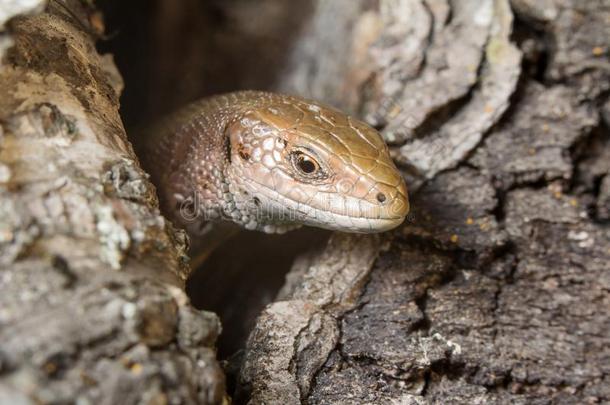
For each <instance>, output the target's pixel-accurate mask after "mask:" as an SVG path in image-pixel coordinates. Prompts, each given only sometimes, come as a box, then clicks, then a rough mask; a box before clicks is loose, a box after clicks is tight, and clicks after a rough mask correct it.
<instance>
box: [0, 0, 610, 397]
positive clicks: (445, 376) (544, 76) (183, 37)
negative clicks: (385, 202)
mask: <svg viewBox="0 0 610 405" xmlns="http://www.w3.org/2000/svg"><path fill="white" fill-rule="evenodd" d="M159 3H160V4H161V5H162V6H163V7H161V8H160V10H161V11H159V14H158V15H156V19H151V21H156V22H157V24H159V25H160V27H157V28H158V30H157V31H156V32H155V35H156V36H155V38H157V40H156V41H155V44H156V45H158V46H156V47H155V50H156V51H157V52H158V54H157V56H158V57H157V58H156V59H155V61H157V59H158V61H160V63H159V64H151V66H153V69H152V70H153V74H152V78H150V77H148V78H147V76H146V75H142V76H139V75H136V78H137V79H138V80H135V81H133V80H132V82H130V83H131V84H132V88H133V86H135V87H142V88H145V89H146V91H147V92H148V93H146V94H145V96H144V97H142V99H140V100H138V99H134V98H129V97H127V99H126V100H127V104H128V106H130V108H128V110H131V111H134V110H137V111H140V110H142V111H143V112H142V113H141V117H140V118H142V117H143V118H142V119H141V121H146V120H148V119H149V118H151V117H152V116H154V115H156V114H159V113H161V112H163V111H164V110H165V109H166V108H167V109H171V108H173V107H175V106H176V105H178V104H181V103H182V102H184V101H188V100H189V99H190V98H192V97H195V96H199V95H202V94H207V93H211V92H218V91H228V90H234V89H238V88H247V87H250V88H261V89H269V88H270V89H275V90H282V91H287V92H295V93H299V94H302V95H304V96H310V97H313V98H317V99H319V100H322V101H326V102H328V103H331V104H334V105H336V106H338V107H340V108H343V109H345V110H347V111H350V112H352V113H353V114H355V115H357V116H359V117H361V118H363V119H365V120H368V121H369V122H370V123H371V124H373V125H375V126H377V127H378V128H380V130H381V132H382V133H383V135H384V137H385V138H386V140H387V141H388V143H389V144H390V145H391V149H392V153H393V156H394V157H395V158H396V161H397V162H398V163H399V164H400V167H401V170H403V171H404V174H405V176H406V177H407V179H408V181H409V185H410V190H411V196H412V203H413V211H412V214H411V215H410V217H409V218H408V221H407V222H406V223H405V224H404V225H403V226H401V227H400V228H399V229H397V230H396V231H394V232H391V233H389V234H384V235H378V236H357V235H341V234H333V235H332V236H331V239H330V240H329V242H328V243H327V244H326V246H324V247H322V248H320V249H318V250H314V251H308V252H306V253H304V254H303V255H302V256H300V257H299V258H298V259H297V260H296V262H295V263H294V265H293V267H292V270H291V272H290V273H289V274H288V276H287V281H286V283H285V285H284V287H283V288H282V289H281V291H280V292H279V294H278V296H277V298H276V300H275V302H273V303H271V304H270V305H269V306H268V307H267V308H266V309H265V310H264V311H263V312H262V314H261V315H260V317H259V319H258V321H257V322H256V325H255V327H254V330H253V331H252V333H251V335H250V338H249V341H248V344H247V346H246V348H245V351H244V354H243V362H242V363H240V364H239V365H238V366H240V368H239V367H238V368H239V371H238V372H237V373H238V374H239V378H238V382H237V390H236V392H235V395H234V398H235V399H236V400H237V401H236V402H238V403H239V402H250V403H252V404H258V403H283V404H291V403H298V402H303V403H311V404H317V403H320V404H327V403H341V404H361V403H375V404H377V403H381V404H385V403H396V404H404V403H414V404H420V403H421V404H423V403H523V404H529V403H579V404H580V403H604V402H608V401H610V391H609V389H608V387H609V386H610V377H609V371H610V370H609V366H608V365H609V364H610V352H609V349H608V348H609V347H610V336H609V335H610V333H609V331H608V327H607V325H608V324H610V319H609V317H610V315H609V311H608V310H607V308H608V307H610V302H609V294H608V292H609V290H610V231H609V228H608V220H609V216H610V214H609V212H610V174H609V172H610V166H609V162H610V140H609V138H610V137H609V134H608V131H609V127H610V101H609V100H608V95H609V89H610V80H609V79H610V62H609V60H608V52H609V48H610V43H609V41H608V38H610V32H609V30H610V25H609V24H608V21H609V20H610V10H609V9H608V6H607V5H606V4H605V2H604V1H601V0H596V1H587V2H582V1H577V0H544V1H534V0H511V1H510V2H509V1H507V0H464V1H462V0H460V1H449V0H392V1H385V0H384V1H369V0H333V1H325V0H317V1H312V2H311V4H310V3H309V2H299V10H298V11H296V12H295V10H294V9H293V8H291V7H294V5H292V2H285V1H282V0H261V1H259V2H256V6H253V4H254V3H252V2H250V1H246V0H231V1H226V2H215V1H208V2H205V3H204V2H196V1H190V2H187V1H185V2H182V3H178V2H173V1H160V2H159ZM32 4H33V3H32ZM84 4H88V3H86V2H77V1H71V2H70V3H69V5H70V9H72V10H74V12H75V13H76V16H78V17H80V18H79V19H80V20H81V23H76V21H75V20H74V16H70V15H68V14H66V13H65V10H62V9H58V8H54V9H52V11H51V12H47V13H43V14H40V15H37V16H30V17H21V18H18V19H15V20H12V21H11V22H10V23H9V24H7V25H6V28H5V29H4V30H3V31H2V33H1V36H0V50H1V52H2V54H3V58H2V61H3V65H2V67H1V70H0V78H1V80H2V84H3V87H2V88H1V89H0V94H1V95H2V97H0V114H1V116H0V122H1V124H2V125H1V127H0V128H1V130H2V132H1V136H0V163H1V164H0V192H1V193H2V198H1V199H0V217H1V218H2V220H1V221H0V226H1V228H0V266H1V273H0V275H1V279H0V280H1V281H0V283H1V285H2V295H0V303H1V308H2V309H1V310H0V342H2V343H0V402H11V403H13V402H16V401H17V400H22V401H25V402H27V401H30V402H31V403H34V402H55V403H57V402H59V403H61V402H68V401H70V400H73V399H82V400H85V401H86V400H89V402H100V401H102V399H103V400H105V401H106V402H108V403H116V402H119V401H123V402H126V403H136V402H155V403H156V402H159V403H164V402H180V401H183V402H199V403H214V402H218V401H220V400H222V396H223V390H224V387H223V377H222V373H221V372H220V369H219V367H218V364H217V362H216V360H215V359H214V349H213V346H214V340H215V339H216V336H217V334H218V332H219V325H218V321H217V318H216V317H215V316H214V315H212V314H210V313H207V312H201V311H197V310H195V309H193V308H192V307H191V306H190V305H189V302H188V298H187V297H186V296H185V295H184V293H183V292H182V289H181V287H182V282H183V281H184V278H185V277H186V275H187V273H188V270H187V268H186V267H185V266H184V262H183V261H182V259H181V255H182V254H183V251H184V245H183V241H181V238H180V233H176V231H175V230H173V229H171V227H170V226H169V225H168V224H167V223H166V222H164V220H163V218H162V217H161V216H160V215H159V213H158V211H157V209H156V198H155V196H154V191H153V188H152V187H151V186H150V184H149V183H148V181H147V179H146V176H145V174H144V173H142V172H141V170H140V169H139V167H138V164H137V161H136V160H135V158H134V156H133V154H132V152H131V149H130V147H129V146H128V144H127V143H126V140H125V134H124V130H123V127H122V124H121V120H120V118H119V116H118V112H117V109H118V101H117V98H118V94H119V93H120V91H121V83H120V79H119V77H120V76H118V74H117V73H116V71H115V70H114V66H113V63H112V61H111V60H110V59H109V58H108V57H100V56H99V55H97V53H96V52H95V50H94V48H93V42H92V39H91V38H90V34H89V33H86V32H85V30H84V29H83V28H84V27H89V29H87V30H91V29H93V30H95V29H94V28H92V26H93V27H94V26H95V25H94V23H95V21H96V20H95V15H94V14H92V13H91V12H92V10H90V9H87V8H84V9H83V7H85V6H84ZM180 4H182V5H180ZM34 5H35V4H34ZM181 7H182V8H181ZM136 8H137V7H136ZM202 9H203V11H201V10H202ZM146 10H147V9H146V8H145V7H141V10H139V9H137V10H136V11H137V13H138V14H137V15H136V16H137V17H138V18H144V17H142V16H141V15H140V14H139V13H140V12H141V13H146V12H147V11H146ZM210 10H212V11H210ZM23 11H24V12H26V11H27V12H28V13H30V12H34V11H40V10H29V9H28V10H23ZM254 14H255V15H256V17H257V18H252V16H253V15H254ZM143 15H145V16H148V14H143ZM1 16H2V14H0V17H1ZM167 16H170V17H171V18H170V17H167ZM217 16H221V17H222V18H220V20H222V21H224V23H223V22H221V23H218V24H216V23H214V19H215V17H217ZM295 16H298V17H299V18H296V17H295ZM166 17H167V18H166ZM301 17H302V18H301ZM183 20H187V21H190V24H184V22H183ZM0 23H4V21H3V20H2V19H1V18H0ZM92 24H93V25H92ZM215 24H216V25H215ZM223 24H224V25H223ZM182 25H185V26H188V27H191V28H193V27H195V28H196V29H195V28H193V29H194V31H195V32H197V33H200V34H201V36H202V37H203V36H205V35H207V34H206V33H208V34H209V32H213V33H214V35H213V36H211V38H212V39H211V40H209V42H205V41H203V44H202V41H201V40H199V39H197V38H195V37H196V35H193V34H192V31H189V30H186V31H180V30H178V28H177V27H180V26H182ZM174 32H175V34H174ZM173 35H175V36H173ZM13 43H14V44H15V46H12V45H13ZM269 43H271V44H273V46H268V44H269ZM176 44H180V45H181V46H180V47H176ZM132 45H133V46H138V45H143V44H137V43H135V42H133V43H132ZM202 45H203V46H202ZM176 54H179V56H180V58H177V57H176ZM208 60H213V61H214V63H207V61H208ZM236 61H237V62H236ZM278 61H282V62H281V63H278ZM130 62H132V63H130V64H128V65H127V68H129V67H130V66H131V65H134V66H135V65H137V64H138V63H139V64H145V63H148V61H147V60H145V59H143V60H139V59H138V60H130ZM244 66H246V67H247V69H245V70H244ZM170 71H174V72H177V73H178V74H177V75H176V76H171V75H170V74H168V72H170ZM183 77H195V78H196V79H195V80H194V81H189V80H181V79H182V78H183ZM177 78H180V80H178V79H177ZM147 80H148V81H147ZM130 97H131V96H130ZM134 100H135V102H134ZM144 103H145V105H143V104H144ZM163 103H166V104H168V105H169V107H168V105H165V106H164V105H163ZM134 118H138V117H135V116H134V115H131V116H130V117H125V119H131V120H132V121H134V122H136V121H138V120H137V119H134ZM42 156H44V158H43V159H41V157H42ZM261 239H262V237H261ZM273 243H277V244H278V245H279V244H281V243H286V241H284V242H282V240H281V238H276V239H273ZM274 250H275V251H277V250H278V249H277V246H275V249H274ZM231 254H232V256H237V254H235V253H234V252H233V249H231ZM252 265H253V264H252ZM227 267H228V266H227ZM235 268H238V266H235ZM248 269H250V268H248ZM231 271H232V272H233V273H232V274H231V277H232V278H230V280H231V282H232V283H233V284H236V285H235V286H234V285H231V286H230V291H229V292H230V293H235V292H237V294H239V293H243V292H244V291H245V292H246V293H247V292H250V293H251V295H257V294H258V295H259V296H265V294H266V293H268V291H267V292H266V291H265V290H264V287H263V286H260V285H256V284H255V283H254V281H253V280H257V279H259V278H262V275H261V274H260V273H257V272H250V273H248V274H237V273H235V271H236V270H235V271H234V270H231ZM210 279H211V280H217V279H215V278H214V277H212V278H210ZM240 282H241V283H242V285H239V286H238V285H237V284H239V283H240ZM214 283H216V281H214ZM215 285H216V284H215ZM253 285H254V286H256V289H257V291H256V294H255V292H252V291H251V290H252V286H253ZM259 289H260V290H262V292H261V291H258V290H259ZM229 292H227V291H226V290H222V291H220V292H218V291H215V290H214V289H211V288H210V289H208V288H206V286H205V285H204V287H203V293H202V292H201V291H200V290H198V289H196V288H194V289H193V291H192V292H191V294H193V296H194V298H193V299H195V297H196V295H197V294H202V295H210V296H212V295H214V294H217V295H218V296H219V299H220V301H219V302H221V306H223V307H226V308H228V312H231V311H232V312H233V313H239V312H248V313H252V312H254V311H255V310H254V306H253V305H250V301H246V302H248V305H242V303H243V301H239V300H237V299H234V298H230V299H227V298H226V296H231V297H233V296H232V295H231V294H230V293H229ZM223 297H224V298H223ZM221 298H222V299H224V301H222V300H221ZM260 300H262V299H260ZM240 326H242V325H235V324H225V325H224V327H225V329H236V328H238V327H240Z"/></svg>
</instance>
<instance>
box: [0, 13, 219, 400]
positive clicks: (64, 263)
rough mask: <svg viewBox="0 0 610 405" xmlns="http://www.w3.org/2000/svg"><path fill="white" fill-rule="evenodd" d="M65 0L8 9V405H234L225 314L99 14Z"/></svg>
mask: <svg viewBox="0 0 610 405" xmlns="http://www.w3.org/2000/svg"><path fill="white" fill-rule="evenodd" d="M62 4H63V3H59V2H52V3H50V4H48V5H46V4H45V2H42V1H38V2H37V1H30V2H26V1H24V2H20V1H15V2H9V3H6V4H3V5H1V6H0V44H1V46H0V60H1V61H2V65H1V66H0V83H2V86H1V87H0V290H1V291H2V293H1V294H0V308H1V309H0V403H6V404H9V403H10V404H17V403H19V404H35V403H36V404H40V403H73V402H78V403H108V404H113V403H160V404H161V403H168V402H170V403H178V402H179V403H205V404H213V403H220V402H221V401H222V399H223V396H224V376H223V373H222V371H221V369H220V367H219V365H218V363H217V362H216V358H215V350H214V344H215V340H216V337H217V335H218V333H219V328H220V325H219V322H218V319H217V317H216V316H215V315H214V314H212V313H208V312H203V311H197V310H196V309H194V308H193V307H192V306H191V305H190V304H189V300H188V298H187V296H186V294H185V293H184V291H183V289H182V287H183V284H184V281H185V278H186V276H187V275H188V267H187V265H186V261H185V249H186V246H185V239H184V236H183V234H182V233H181V232H178V231H177V230H175V229H173V228H172V226H171V225H170V224H169V223H168V222H167V221H166V220H164V218H163V217H162V216H161V215H160V214H159V210H158V202H157V198H156V196H155V192H154V188H153V187H152V185H151V184H150V183H149V181H148V176H147V175H146V174H145V173H144V172H143V171H142V170H141V169H140V168H139V165H138V163H137V160H136V158H135V156H134V154H133V152H132V150H131V146H130V145H129V143H128V142H127V139H126V135H125V131H124V129H123V125H122V123H121V119H120V117H119V114H118V104H119V94H120V92H121V89H122V82H121V77H120V75H119V74H118V72H117V71H116V68H115V66H114V63H113V61H112V58H111V57H110V56H100V55H99V54H98V53H97V52H96V50H95V46H94V40H93V37H94V36H95V28H96V26H95V25H94V23H95V21H96V14H95V12H96V11H95V10H94V9H92V8H88V6H87V4H88V3H86V2H79V1H70V2H68V3H67V4H65V5H64V6H62ZM68 10H71V11H70V12H68Z"/></svg>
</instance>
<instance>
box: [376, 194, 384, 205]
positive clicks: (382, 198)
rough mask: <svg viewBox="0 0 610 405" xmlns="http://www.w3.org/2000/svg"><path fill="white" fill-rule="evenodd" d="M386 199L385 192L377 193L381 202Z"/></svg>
mask: <svg viewBox="0 0 610 405" xmlns="http://www.w3.org/2000/svg"><path fill="white" fill-rule="evenodd" d="M385 200H386V197H385V194H383V193H377V201H379V202H380V203H382V202H384V201H385Z"/></svg>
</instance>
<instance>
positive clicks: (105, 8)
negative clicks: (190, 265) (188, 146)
mask: <svg viewBox="0 0 610 405" xmlns="http://www.w3.org/2000/svg"><path fill="white" fill-rule="evenodd" d="M96 4H97V5H98V7H99V8H100V10H101V11H102V13H103V14H104V16H105V20H106V32H109V33H113V35H110V37H109V38H108V39H106V40H100V41H98V49H99V51H100V52H101V53H111V54H113V56H114V59H115V62H116V64H117V66H118V68H119V71H120V73H121V75H122V77H123V79H124V83H125V88H124V91H123V94H122V96H121V118H122V120H123V122H124V124H125V127H126V129H127V132H128V135H131V136H133V135H132V132H134V131H132V129H133V128H142V127H147V126H149V125H151V124H152V123H154V122H155V121H156V120H158V119H159V118H160V117H161V116H163V115H165V114H167V113H169V112H171V111H173V110H175V109H176V108H178V107H180V106H182V105H184V104H186V103H188V102H190V101H193V100H195V99H199V98H202V97H205V96H209V95H211V94H217V93H223V92H229V91H235V90H244V89H258V90H266V89H271V88H274V87H276V84H277V82H278V81H279V80H280V76H281V73H282V72H283V70H284V69H286V68H287V66H286V64H287V63H288V61H289V59H290V58H289V55H290V53H291V50H292V49H294V47H295V41H296V40H297V39H298V38H299V35H300V33H301V31H302V29H303V27H304V26H305V25H306V24H307V22H308V20H309V16H310V15H311V13H312V11H313V5H312V1H298V2H287V1H284V0H257V1H250V0H222V1H221V0H181V1H175V0H132V1H129V2H125V1H121V0H100V1H98V2H96ZM142 135H146V132H142ZM132 141H138V140H136V139H133V138H132ZM144 142H145V141H144ZM328 235H329V233H328V232H325V231H320V230H313V229H304V230H301V231H295V232H289V233H288V234H286V235H265V234H263V233H260V232H243V233H242V234H240V235H238V236H236V237H234V238H233V239H232V240H230V241H229V242H228V243H226V244H225V245H224V246H221V247H220V248H219V249H218V250H217V251H216V252H214V253H213V254H212V256H211V257H210V258H209V259H208V260H207V262H206V263H205V264H204V265H203V266H202V267H201V268H199V269H198V270H197V271H196V272H195V273H194V275H193V276H192V277H191V279H190V280H189V281H188V285H187V293H188V294H189V296H190V298H191V300H192V302H193V304H194V305H195V306H196V307H197V308H200V309H206V310H211V311H215V312H216V313H218V314H219V315H220V317H221V320H222V324H223V334H222V336H221V338H220V341H219V351H220V352H219V355H220V357H221V358H225V357H226V356H228V355H230V354H232V353H234V352H235V351H236V350H238V349H239V348H240V347H242V345H243V343H244V340H245V338H246V337H247V334H248V333H249V330H250V328H251V327H252V326H253V322H254V320H255V317H256V316H257V315H258V313H259V312H260V310H261V309H262V308H263V307H264V305H265V304H267V303H269V302H271V301H272V300H273V299H274V297H275V295H276V293H277V291H278V290H279V289H280V287H281V286H282V285H283V283H284V277H285V274H286V273H287V272H288V271H289V269H290V267H291V265H292V262H293V261H294V259H295V257H296V256H297V255H298V254H300V253H303V252H305V251H307V250H308V249H310V248H315V247H317V246H319V245H321V244H324V243H325V242H326V240H327V238H328Z"/></svg>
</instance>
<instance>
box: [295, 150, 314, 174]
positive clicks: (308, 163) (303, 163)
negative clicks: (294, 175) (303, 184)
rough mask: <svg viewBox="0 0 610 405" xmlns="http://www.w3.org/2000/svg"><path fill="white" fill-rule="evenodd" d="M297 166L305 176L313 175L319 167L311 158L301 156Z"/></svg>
mask: <svg viewBox="0 0 610 405" xmlns="http://www.w3.org/2000/svg"><path fill="white" fill-rule="evenodd" d="M297 166H298V167H299V169H300V170H301V171H302V172H303V173H305V174H312V173H313V172H315V171H316V170H317V168H318V165H317V164H316V163H315V162H314V161H313V159H311V158H310V157H309V156H307V155H304V154H300V155H299V157H298V158H297Z"/></svg>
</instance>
